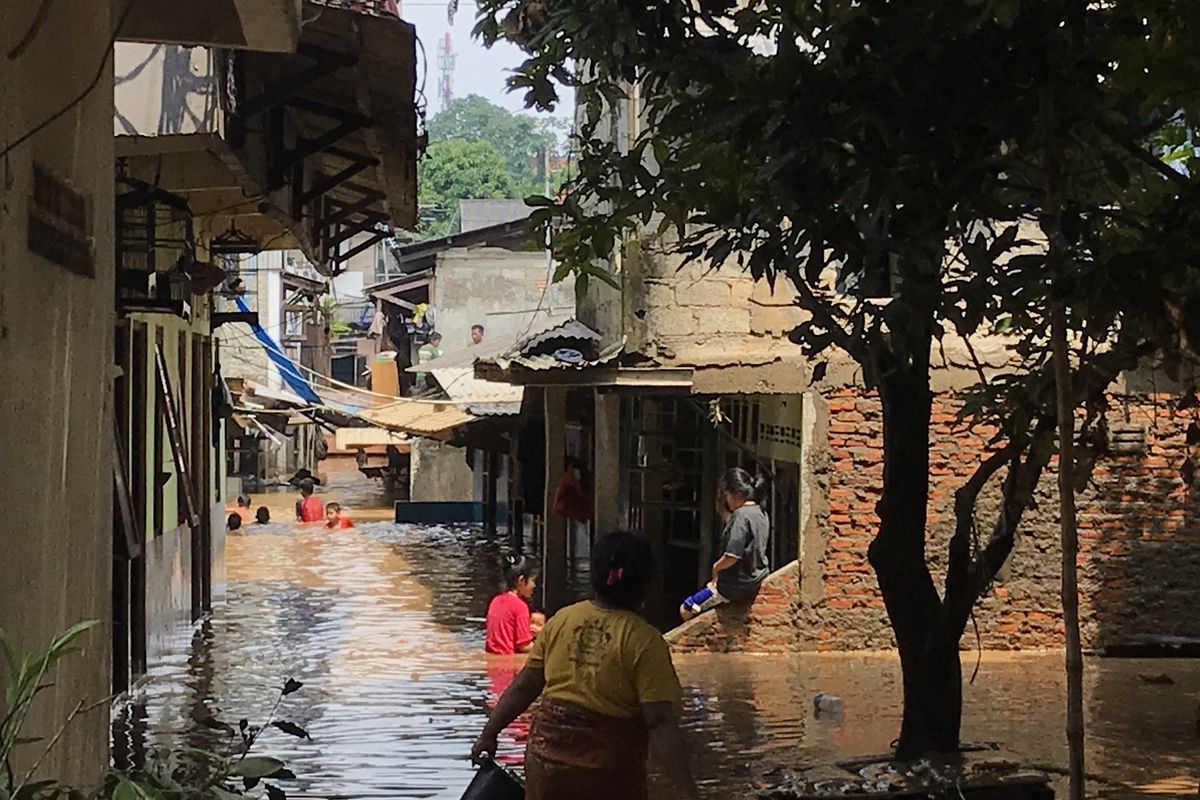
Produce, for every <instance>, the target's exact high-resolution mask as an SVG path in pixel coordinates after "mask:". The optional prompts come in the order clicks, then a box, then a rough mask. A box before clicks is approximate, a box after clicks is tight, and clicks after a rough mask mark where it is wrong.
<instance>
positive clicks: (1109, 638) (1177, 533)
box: [674, 390, 1200, 651]
mask: <svg viewBox="0 0 1200 800" xmlns="http://www.w3.org/2000/svg"><path fill="white" fill-rule="evenodd" d="M1172 400H1173V398H1172V397H1171V396H1168V395H1165V394H1157V395H1139V396H1130V397H1123V398H1119V399H1117V400H1116V401H1115V402H1114V403H1113V407H1112V409H1111V410H1110V411H1109V419H1108V422H1109V426H1110V429H1113V430H1121V431H1122V435H1121V439H1122V444H1123V445H1124V446H1125V448H1126V452H1122V453H1118V454H1115V455H1113V456H1110V457H1109V458H1107V459H1106V460H1105V461H1103V462H1102V463H1101V465H1100V466H1098V467H1097V469H1096V471H1095V473H1094V476H1093V481H1092V485H1091V486H1090V487H1089V488H1087V489H1086V490H1085V491H1083V492H1082V493H1081V494H1080V496H1079V530H1080V549H1081V552H1080V558H1079V564H1080V588H1081V595H1082V596H1081V619H1082V625H1083V638H1084V645H1085V647H1088V648H1092V649H1100V648H1102V647H1105V646H1110V645H1114V644H1120V643H1125V642H1128V641H1130V640H1131V639H1132V638H1134V637H1137V636H1140V635H1154V636H1184V637H1196V638H1200V614H1195V613H1194V610H1193V608H1192V606H1193V605H1194V601H1193V600H1192V598H1193V597H1194V596H1195V590H1196V587H1197V586H1200V510H1198V509H1197V505H1196V502H1195V500H1196V490H1195V489H1189V488H1188V487H1185V486H1184V484H1183V481H1182V479H1181V478H1180V475H1179V468H1180V465H1181V464H1182V463H1183V460H1184V458H1185V457H1186V455H1187V450H1188V446H1187V444H1186V435H1185V434H1186V429H1187V427H1188V425H1189V423H1190V422H1191V421H1192V418H1191V417H1190V415H1189V414H1190V412H1184V413H1182V414H1176V413H1175V412H1173V411H1172V405H1171V404H1172ZM824 401H825V402H824V404H825V412H826V416H825V419H824V420H823V422H824V424H823V425H821V426H818V431H819V438H818V440H817V442H816V443H815V444H814V446H813V447H812V448H811V452H810V455H809V458H810V459H811V462H810V463H811V464H812V466H813V470H814V477H815V480H814V495H815V496H814V497H813V498H812V503H811V509H812V512H813V513H812V516H811V522H810V527H811V530H809V531H807V532H806V533H805V536H804V541H805V543H806V544H805V550H806V552H805V553H804V554H803V555H802V563H803V575H801V574H799V573H800V570H799V568H795V571H794V572H791V573H788V571H787V570H784V571H783V572H781V573H777V575H776V576H773V578H772V583H771V584H769V586H768V587H764V591H766V589H767V588H769V589H770V591H769V592H767V594H766V595H765V596H761V595H760V599H758V600H756V601H755V603H754V605H752V606H751V607H750V608H749V609H740V610H738V609H730V610H728V611H726V612H725V614H724V616H723V617H722V618H716V619H714V620H711V621H710V622H709V623H707V624H701V625H695V623H693V627H690V628H687V629H685V630H681V631H680V632H679V633H678V634H677V635H676V636H675V638H674V645H675V646H676V647H677V648H679V649H692V648H704V649H720V648H721V647H723V646H728V645H736V646H737V647H738V649H749V650H759V651H769V650H774V649H801V650H854V649H881V648H890V647H892V646H893V640H892V636H891V631H890V629H889V627H888V624H887V619H886V615H885V612H884V609H883V602H882V599H881V598H880V596H879V590H878V584H877V583H876V580H875V576H874V573H873V572H872V570H871V567H870V565H869V564H868V563H867V556H866V552H867V546H868V544H869V543H870V541H871V538H872V537H873V536H874V534H875V531H876V528H877V524H878V521H877V518H876V516H875V503H876V501H877V500H878V497H879V488H880V485H881V481H882V445H881V438H880V434H881V418H880V406H879V402H878V399H877V398H876V397H874V396H873V395H865V394H863V393H861V392H855V391H853V390H843V391H838V392H834V393H831V394H829V395H827V396H826V397H825V398H824ZM957 409H958V401H957V400H956V398H954V397H953V396H950V395H940V396H939V397H938V398H937V399H936V400H935V404H934V408H933V417H932V421H931V424H932V431H931V452H930V478H931V481H930V502H929V528H928V544H927V557H928V560H929V563H930V566H931V570H932V571H933V575H934V579H935V581H937V582H938V584H939V586H940V584H941V582H942V579H943V576H944V568H945V555H946V544H947V541H948V540H949V537H950V535H951V533H952V532H953V526H954V519H953V513H952V504H953V494H954V491H955V490H956V489H957V488H958V487H959V486H961V485H962V483H963V482H964V481H965V480H966V478H967V477H968V476H969V475H970V474H971V472H972V471H973V470H974V469H975V467H976V465H977V464H978V462H979V459H980V455H981V453H982V452H983V450H984V447H985V444H986V441H987V439H988V437H989V435H990V431H987V430H973V431H970V430H966V429H965V428H964V426H962V425H961V424H959V423H958V422H957V418H956V411H957ZM1140 428H1144V430H1145V434H1144V437H1143V436H1141V435H1139V434H1138V433H1137V432H1138V430H1139V429H1140ZM1139 441H1141V442H1143V445H1142V446H1141V447H1140V448H1139V447H1138V442H1139ZM1001 477H1002V476H998V477H997V478H996V479H995V480H994V481H993V482H992V484H991V485H989V487H988V488H987V489H986V490H985V492H984V493H983V494H982V495H981V498H980V504H979V510H978V522H979V527H980V529H981V531H982V532H983V533H984V535H986V532H987V531H989V530H990V528H991V524H992V521H993V520H994V519H995V515H996V510H997V506H998V502H999V485H1000V478H1001ZM1056 480H1057V478H1056V474H1055V471H1054V469H1053V465H1052V466H1051V469H1049V470H1047V472H1046V473H1045V474H1044V475H1043V477H1042V482H1041V485H1040V486H1039V490H1038V492H1037V496H1036V507H1035V508H1033V509H1030V510H1029V511H1027V512H1026V516H1025V518H1024V520H1023V524H1022V526H1021V530H1020V531H1019V532H1018V538H1017V544H1016V548H1015V551H1014V553H1013V556H1012V558H1011V559H1010V562H1009V564H1008V565H1007V567H1006V569H1005V570H1004V571H1003V572H1002V574H1001V576H1000V578H999V579H998V580H997V581H996V583H995V585H994V587H993V589H992V591H991V592H990V594H989V596H988V597H986V598H984V600H982V601H981V602H980V603H979V605H978V606H977V609H976V621H977V622H978V625H979V634H980V640H981V642H982V645H983V646H984V647H985V648H989V649H1000V650H1011V649H1034V648H1046V647H1057V646H1060V645H1061V641H1062V624H1061V619H1060V613H1059V600H1058V589H1059V576H1060V562H1061V550H1060V549H1059V547H1058V536H1059V534H1058V497H1057V491H1056ZM781 597H782V598H783V600H780V598H781ZM781 603H782V605H783V606H784V607H783V608H779V606H780V604H781ZM785 623H786V624H791V625H793V626H794V635H791V636H789V635H784V634H781V633H779V632H778V629H779V628H780V626H781V625H783V624H785ZM739 626H740V627H745V626H749V628H750V629H751V630H741V629H740V627H739ZM755 626H761V627H762V628H763V630H762V631H761V632H759V631H755V630H753V628H754V627H755ZM974 646H975V639H974V636H973V630H972V628H971V627H970V626H968V630H967V634H966V635H965V636H964V637H963V647H964V648H969V647H974Z"/></svg>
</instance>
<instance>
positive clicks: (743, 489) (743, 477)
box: [717, 467, 767, 503]
mask: <svg viewBox="0 0 1200 800" xmlns="http://www.w3.org/2000/svg"><path fill="white" fill-rule="evenodd" d="M725 492H731V493H733V494H740V495H741V496H742V497H745V498H746V499H748V500H753V501H754V502H756V503H758V502H761V501H762V499H763V498H764V497H766V494H767V479H766V478H765V477H763V476H762V475H761V474H760V475H755V476H754V477H751V476H750V473H749V472H746V470H744V469H742V468H741V467H734V468H733V469H731V470H729V471H728V472H726V473H725V474H724V475H722V476H721V480H720V481H718V482H717V494H719V495H724V494H725Z"/></svg>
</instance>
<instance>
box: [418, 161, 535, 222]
mask: <svg viewBox="0 0 1200 800" xmlns="http://www.w3.org/2000/svg"><path fill="white" fill-rule="evenodd" d="M419 187H420V188H419V192H418V196H417V199H418V202H419V203H420V204H421V205H422V206H427V207H431V208H432V209H433V211H432V213H431V214H430V216H429V218H428V220H427V224H425V221H423V228H424V230H423V233H425V234H426V235H428V236H429V237H438V236H445V235H446V234H449V233H452V232H454V228H455V225H456V222H457V215H458V201H459V200H461V199H467V198H503V197H516V196H518V195H517V184H516V182H515V181H514V180H513V177H512V175H511V174H510V173H509V172H508V169H507V168H506V166H505V162H504V156H503V155H501V154H500V151H499V150H497V149H496V148H495V147H494V146H492V145H491V144H490V143H489V142H484V141H476V142H471V141H466V140H463V139H454V140H451V141H445V142H434V143H432V144H430V145H429V149H428V150H427V151H426V153H425V158H424V160H423V161H422V162H421V175H420V184H419Z"/></svg>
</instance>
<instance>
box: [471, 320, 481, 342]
mask: <svg viewBox="0 0 1200 800" xmlns="http://www.w3.org/2000/svg"><path fill="white" fill-rule="evenodd" d="M477 344H483V326H482V325H480V324H479V323H478V322H476V323H475V324H474V325H472V326H471V346H475V345H477Z"/></svg>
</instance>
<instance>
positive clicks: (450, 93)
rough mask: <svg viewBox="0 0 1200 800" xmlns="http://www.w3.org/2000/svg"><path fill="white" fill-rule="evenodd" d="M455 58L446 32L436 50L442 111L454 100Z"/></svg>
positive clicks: (448, 33)
mask: <svg viewBox="0 0 1200 800" xmlns="http://www.w3.org/2000/svg"><path fill="white" fill-rule="evenodd" d="M457 58H458V56H457V55H456V54H455V52H454V45H453V44H451V42H450V31H446V38H445V39H443V40H442V44H441V46H440V47H439V48H438V70H439V71H440V72H441V73H442V110H443V111H445V110H446V109H447V108H448V107H449V106H450V101H451V100H452V99H454V62H455V60H456V59H457Z"/></svg>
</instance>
